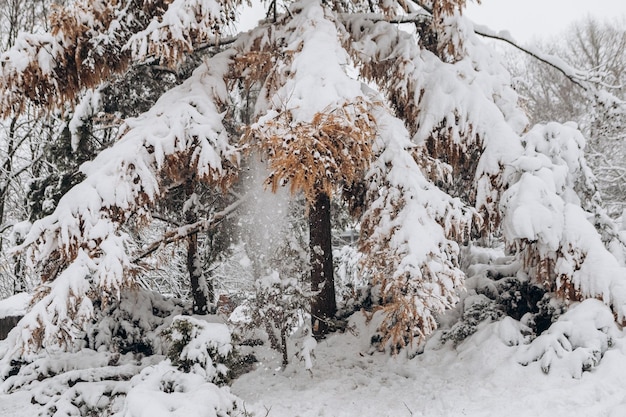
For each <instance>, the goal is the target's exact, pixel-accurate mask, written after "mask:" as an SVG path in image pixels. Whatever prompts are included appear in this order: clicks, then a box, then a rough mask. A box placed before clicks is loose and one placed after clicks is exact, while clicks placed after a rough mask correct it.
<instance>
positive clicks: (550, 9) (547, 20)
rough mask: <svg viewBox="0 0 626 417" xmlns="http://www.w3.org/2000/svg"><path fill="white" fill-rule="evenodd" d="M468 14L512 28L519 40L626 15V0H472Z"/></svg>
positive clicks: (490, 24) (488, 23) (479, 21)
mask: <svg viewBox="0 0 626 417" xmlns="http://www.w3.org/2000/svg"><path fill="white" fill-rule="evenodd" d="M467 4H468V6H467V9H466V11H465V15H466V16H468V17H469V18H470V19H472V20H473V21H474V22H475V23H477V24H481V25H485V26H488V27H489V28H491V29H493V30H496V31H500V30H508V31H509V32H510V33H511V35H512V36H513V38H515V39H516V40H517V41H519V42H528V41H530V40H531V39H533V37H537V38H548V37H551V36H554V35H558V34H559V33H560V32H562V31H563V30H564V29H567V27H568V26H569V25H570V24H571V23H573V22H575V21H577V20H580V19H583V18H585V17H586V16H587V15H591V16H594V17H597V18H600V19H613V18H618V17H622V16H626V0H482V1H481V4H480V5H477V4H476V3H475V2H474V1H472V0H469V1H468V3H467Z"/></svg>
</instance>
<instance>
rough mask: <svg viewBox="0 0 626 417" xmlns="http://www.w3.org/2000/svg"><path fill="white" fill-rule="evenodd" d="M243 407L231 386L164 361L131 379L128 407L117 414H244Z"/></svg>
mask: <svg viewBox="0 0 626 417" xmlns="http://www.w3.org/2000/svg"><path fill="white" fill-rule="evenodd" d="M241 408H242V407H241V402H240V400H239V399H238V398H237V397H236V396H234V395H233V394H231V393H230V390H229V388H228V387H218V386H217V385H215V384H213V383H211V382H207V380H206V379H205V378H204V377H202V376H201V375H198V374H195V373H186V372H182V371H181V370H179V369H178V368H177V367H175V366H172V365H170V364H168V363H167V362H161V363H159V364H157V365H155V366H150V367H147V368H145V369H144V370H143V371H142V372H141V373H140V374H139V375H137V376H135V377H133V379H131V381H130V389H129V391H128V394H127V397H126V402H125V404H124V408H123V410H122V411H121V412H119V413H117V414H114V416H115V417H156V416H159V417H170V416H171V417H180V416H184V417H226V416H233V415H240V413H239V410H240V409H241ZM235 413H236V414H235Z"/></svg>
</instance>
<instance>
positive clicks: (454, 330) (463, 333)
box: [442, 295, 502, 345]
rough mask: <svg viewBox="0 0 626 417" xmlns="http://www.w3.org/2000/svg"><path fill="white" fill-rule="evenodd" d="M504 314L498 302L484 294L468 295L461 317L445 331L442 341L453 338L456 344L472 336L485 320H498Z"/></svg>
mask: <svg viewBox="0 0 626 417" xmlns="http://www.w3.org/2000/svg"><path fill="white" fill-rule="evenodd" d="M501 316H502V311H501V310H500V309H499V308H498V306H497V304H496V303H495V302H494V301H493V300H490V299H489V298H487V297H486V296H484V295H476V296H472V297H468V298H466V299H465V300H464V309H463V313H462V315H461V319H460V320H459V321H458V322H457V323H456V324H454V325H453V326H452V327H451V328H450V329H449V330H447V331H444V333H443V335H442V341H444V342H445V341H448V340H452V341H453V342H454V344H455V345H457V344H459V343H460V342H462V341H463V340H465V339H466V338H467V337H469V336H471V335H472V334H474V333H475V332H476V330H477V329H478V325H479V324H480V323H482V322H485V321H496V320H498V319H499V318H500V317H501Z"/></svg>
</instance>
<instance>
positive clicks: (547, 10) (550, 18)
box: [239, 0, 626, 43]
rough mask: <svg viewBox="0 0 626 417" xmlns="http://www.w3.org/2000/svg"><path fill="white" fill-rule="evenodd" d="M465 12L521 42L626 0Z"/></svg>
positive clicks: (491, 4) (253, 19) (504, 0)
mask: <svg viewBox="0 0 626 417" xmlns="http://www.w3.org/2000/svg"><path fill="white" fill-rule="evenodd" d="M253 4H254V7H253V8H252V10H248V11H246V12H245V13H244V14H243V15H242V16H241V19H240V22H241V24H240V25H239V26H240V30H247V29H251V28H252V27H254V26H256V23H257V20H258V19H260V18H262V17H263V16H264V14H265V6H263V5H261V3H260V2H259V1H258V0H253ZM464 13H465V15H466V16H468V17H469V18H470V19H472V20H473V21H474V22H475V23H477V24H481V25H485V26H488V27H489V28H491V29H493V30H496V31H500V30H508V31H509V32H510V33H511V35H512V36H513V38H514V39H516V40H517V41H519V42H523V43H525V42H528V41H530V40H532V39H533V38H534V37H537V38H549V37H551V36H554V35H558V34H559V33H561V32H563V31H564V30H565V29H567V27H568V26H569V25H570V24H571V23H573V22H575V21H577V20H580V19H583V18H585V17H586V16H587V15H591V16H594V17H597V18H600V19H613V18H619V17H624V18H625V19H626V0H482V1H481V4H480V5H479V4H476V3H475V0H468V2H467V9H466V10H465V12H464Z"/></svg>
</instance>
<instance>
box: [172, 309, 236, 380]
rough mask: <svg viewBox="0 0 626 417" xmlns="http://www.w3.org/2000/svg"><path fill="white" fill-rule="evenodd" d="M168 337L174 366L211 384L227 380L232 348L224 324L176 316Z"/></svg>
mask: <svg viewBox="0 0 626 417" xmlns="http://www.w3.org/2000/svg"><path fill="white" fill-rule="evenodd" d="M166 334H167V338H168V340H169V341H170V342H171V345H170V348H169V350H168V353H167V356H168V358H169V359H170V360H171V361H172V364H173V365H175V366H177V367H178V368H179V369H180V370H181V371H183V372H191V373H194V374H196V375H198V376H200V377H202V378H204V380H205V381H208V382H215V383H217V382H223V381H224V380H225V379H226V377H227V374H228V368H227V367H226V365H225V362H227V361H228V358H229V356H230V354H231V353H232V348H233V347H232V345H231V338H230V331H229V330H228V327H227V326H226V325H225V324H220V323H208V322H206V321H203V320H199V319H196V318H193V317H190V316H177V317H174V319H173V320H172V324H171V326H170V327H169V329H168V330H167V333H166Z"/></svg>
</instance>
